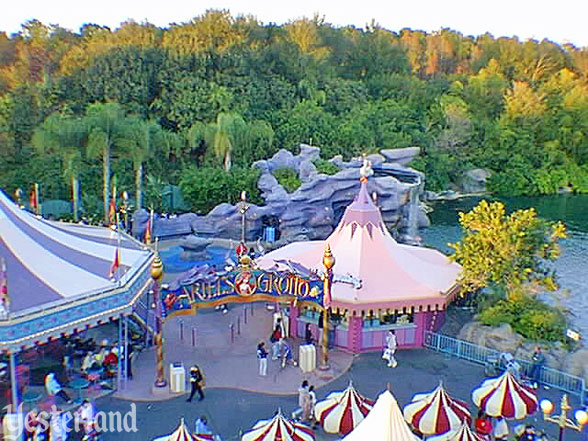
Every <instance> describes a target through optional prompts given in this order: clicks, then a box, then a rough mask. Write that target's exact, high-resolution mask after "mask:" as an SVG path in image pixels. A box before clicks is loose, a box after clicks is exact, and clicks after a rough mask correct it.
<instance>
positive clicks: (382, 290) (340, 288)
mask: <svg viewBox="0 0 588 441" xmlns="http://www.w3.org/2000/svg"><path fill="white" fill-rule="evenodd" d="M325 244H329V245H330V247H331V251H332V253H333V256H334V257H335V261H336V262H335V266H334V267H333V272H334V273H335V275H342V276H346V275H351V276H353V277H354V278H356V279H359V280H361V287H360V288H359V289H358V288H356V287H355V286H354V285H352V284H348V283H341V282H338V283H335V284H333V288H332V303H331V307H334V308H338V307H339V308H345V309H362V310H366V309H378V308H390V309H391V308H395V309H399V308H404V307H414V308H419V307H436V308H439V309H443V308H444V307H445V305H446V303H447V302H448V301H450V300H451V298H450V296H449V295H448V294H449V293H450V292H452V291H453V289H454V288H455V284H456V281H457V278H458V275H459V273H460V271H461V267H460V266H459V265H458V264H457V263H453V262H450V261H449V260H448V259H447V257H446V256H445V255H444V254H442V253H441V252H439V251H436V250H433V249H429V248H424V247H417V246H410V245H403V244H399V243H398V242H396V240H394V238H393V237H392V236H391V235H390V233H389V231H388V229H387V228H386V226H385V225H384V222H383V220H382V216H381V214H380V211H379V209H378V207H376V206H375V205H374V203H373V202H372V199H371V198H370V196H369V192H368V184H367V183H365V182H364V183H362V184H361V188H360V191H359V193H358V195H357V196H356V198H355V200H354V201H353V202H352V203H351V205H349V206H348V207H347V209H346V210H345V214H344V215H343V218H342V219H341V222H340V223H339V225H338V226H337V228H336V229H335V231H334V232H333V233H332V234H331V235H330V236H329V237H328V238H327V239H326V240H324V241H322V240H321V241H307V242H296V243H292V244H289V245H286V246H284V247H282V248H279V249H277V250H275V251H272V252H270V253H268V254H266V255H265V256H263V257H261V258H260V259H258V260H257V261H256V263H257V264H258V266H259V267H260V268H262V269H270V268H275V267H276V265H277V266H278V268H280V264H277V263H276V261H279V260H291V261H293V262H297V263H300V264H302V265H304V266H306V267H308V268H312V269H316V270H319V271H321V270H322V263H321V262H322V257H323V252H324V248H325ZM283 269H286V268H285V267H284V268H283Z"/></svg>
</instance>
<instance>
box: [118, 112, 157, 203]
mask: <svg viewBox="0 0 588 441" xmlns="http://www.w3.org/2000/svg"><path fill="white" fill-rule="evenodd" d="M163 145H164V140H163V132H162V130H161V127H160V126H159V125H158V124H156V123H154V122H153V121H145V120H142V119H140V118H137V117H132V118H127V120H126V124H125V135H124V136H123V138H122V139H121V140H120V146H121V148H122V149H124V154H125V155H126V156H128V157H130V158H131V160H132V161H133V168H134V171H135V205H136V208H137V209H140V208H142V207H143V164H144V163H145V161H146V160H147V159H149V157H150V156H152V155H153V153H154V152H155V150H156V149H158V148H159V147H161V146H163Z"/></svg>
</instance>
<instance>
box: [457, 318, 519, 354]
mask: <svg viewBox="0 0 588 441" xmlns="http://www.w3.org/2000/svg"><path fill="white" fill-rule="evenodd" d="M457 338H458V339H460V340H465V341H469V342H471V343H474V344H477V345H480V346H486V347H488V348H491V349H496V350H497V351H500V352H510V353H511V354H515V353H516V351H517V349H519V348H520V347H521V345H522V343H523V341H524V338H523V337H522V336H521V335H519V334H517V333H515V332H514V331H513V330H512V327H511V326H510V325H509V324H508V323H502V324H501V325H500V326H498V327H492V326H486V325H483V324H482V323H480V322H477V321H473V322H470V323H467V324H466V325H465V326H464V327H463V328H461V330H460V331H459V334H458V336H457Z"/></svg>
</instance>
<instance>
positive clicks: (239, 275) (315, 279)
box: [162, 265, 323, 316]
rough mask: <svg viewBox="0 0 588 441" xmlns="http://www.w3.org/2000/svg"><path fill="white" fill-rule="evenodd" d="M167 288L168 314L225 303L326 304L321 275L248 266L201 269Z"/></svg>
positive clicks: (165, 302) (165, 295)
mask: <svg viewBox="0 0 588 441" xmlns="http://www.w3.org/2000/svg"><path fill="white" fill-rule="evenodd" d="M172 285H173V286H171V287H169V288H167V289H163V292H162V294H163V301H164V304H165V310H166V315H168V316H169V315H174V314H176V313H182V312H184V313H186V312H191V311H192V310H194V309H197V308H201V307H212V306H216V305H219V304H222V303H242V302H257V301H274V302H275V301H292V300H295V301H297V302H314V303H317V304H318V305H322V302H323V281H322V279H321V278H320V276H318V275H317V274H314V273H309V274H308V275H300V274H297V273H295V272H283V271H263V270H259V269H254V268H251V267H249V266H247V265H241V266H239V267H238V268H237V269H236V270H235V271H230V272H220V273H217V272H216V271H214V270H212V269H211V268H206V267H205V268H201V269H200V270H199V271H195V274H194V275H193V276H192V277H186V279H185V280H183V281H179V282H176V283H174V284H172Z"/></svg>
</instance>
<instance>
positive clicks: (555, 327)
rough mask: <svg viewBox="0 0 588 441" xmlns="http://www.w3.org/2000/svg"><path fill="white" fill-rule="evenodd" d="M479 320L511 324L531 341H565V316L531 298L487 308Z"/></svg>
mask: <svg viewBox="0 0 588 441" xmlns="http://www.w3.org/2000/svg"><path fill="white" fill-rule="evenodd" d="M479 319H480V321H481V322H482V323H483V324H485V325H489V326H498V325H500V324H501V323H508V324H510V325H511V326H512V328H513V330H514V331H515V332H517V333H519V334H521V335H522V336H523V337H525V338H528V339H531V340H535V341H551V342H553V341H558V340H559V341H562V342H565V334H564V332H565V328H566V319H565V316H564V315H563V313H562V312H561V311H560V310H559V309H557V308H554V307H552V306H549V305H547V304H546V303H543V302H541V301H540V300H537V299H535V298H533V297H530V296H524V297H516V298H515V299H511V300H500V301H498V302H497V303H496V304H494V305H492V306H489V307H487V308H485V309H484V310H483V311H482V312H481V313H480V315H479Z"/></svg>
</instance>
